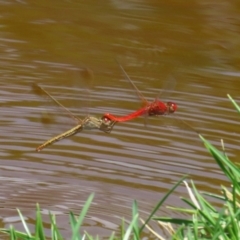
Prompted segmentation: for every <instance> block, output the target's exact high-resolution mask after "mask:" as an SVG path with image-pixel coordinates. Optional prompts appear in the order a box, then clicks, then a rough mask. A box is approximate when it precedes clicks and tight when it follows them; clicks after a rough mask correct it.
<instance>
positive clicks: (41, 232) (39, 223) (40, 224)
mask: <svg viewBox="0 0 240 240" xmlns="http://www.w3.org/2000/svg"><path fill="white" fill-rule="evenodd" d="M35 229H36V232H35V235H36V238H37V239H38V238H39V239H41V240H45V235H44V228H43V222H42V215H41V212H40V207H39V204H38V203H37V214H36V226H35Z"/></svg>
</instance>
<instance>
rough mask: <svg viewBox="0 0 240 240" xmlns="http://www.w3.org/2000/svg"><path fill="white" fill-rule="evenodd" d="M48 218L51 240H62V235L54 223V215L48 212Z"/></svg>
mask: <svg viewBox="0 0 240 240" xmlns="http://www.w3.org/2000/svg"><path fill="white" fill-rule="evenodd" d="M49 218H50V220H51V231H52V240H63V237H62V235H61V233H60V231H59V229H58V227H57V225H56V218H55V215H53V214H51V213H50V212H49Z"/></svg>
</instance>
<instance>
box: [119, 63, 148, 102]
mask: <svg viewBox="0 0 240 240" xmlns="http://www.w3.org/2000/svg"><path fill="white" fill-rule="evenodd" d="M115 60H116V59H115ZM116 62H117V64H118V65H119V67H120V68H121V70H122V72H123V74H124V76H125V78H126V79H127V80H128V81H129V83H130V84H131V85H132V87H133V88H134V89H135V92H136V94H137V96H138V98H139V99H140V100H141V101H142V103H143V105H144V106H146V105H148V104H149V102H148V101H147V99H146V98H145V97H144V96H143V94H142V93H141V92H140V91H139V90H138V88H137V86H136V85H135V84H134V82H133V81H132V80H131V78H130V77H129V76H128V74H127V73H126V71H125V70H124V68H123V67H122V65H121V64H120V63H119V62H118V61H117V60H116Z"/></svg>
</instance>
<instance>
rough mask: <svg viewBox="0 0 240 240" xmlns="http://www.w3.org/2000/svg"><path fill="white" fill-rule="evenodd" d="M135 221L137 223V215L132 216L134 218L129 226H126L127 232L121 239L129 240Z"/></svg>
mask: <svg viewBox="0 0 240 240" xmlns="http://www.w3.org/2000/svg"><path fill="white" fill-rule="evenodd" d="M136 221H138V214H137V215H136V216H134V218H133V219H132V221H131V223H130V225H129V226H128V228H127V231H126V233H125V235H124V237H123V240H128V239H129V237H130V235H131V233H132V230H133V227H134V225H135V224H136Z"/></svg>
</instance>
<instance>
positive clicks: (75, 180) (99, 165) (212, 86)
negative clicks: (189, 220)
mask: <svg viewBox="0 0 240 240" xmlns="http://www.w3.org/2000/svg"><path fill="white" fill-rule="evenodd" d="M239 26H240V5H239V4H238V2H237V1H235V2H234V1H224V0H221V1H219V0H218V1H216V0H215V1H214V0H212V1H190V2H189V1H188V3H181V4H180V3H179V2H178V1H167V3H166V1H153V0H152V1H151V0H150V1H133V0H126V1H123V0H112V1H101V3H100V1H93V0H91V1H87V2H86V1H80V2H79V1H24V0H23V1H20V0H19V1H0V27H1V32H0V51H1V54H0V66H1V67H0V107H1V108H0V109H1V121H0V132H1V140H0V141H1V144H0V154H1V158H0V179H1V187H0V190H1V196H0V202H1V205H0V208H1V217H0V227H7V226H8V225H9V224H14V226H16V227H17V228H18V229H22V227H21V223H20V221H19V218H18V216H17V212H16V210H15V209H16V208H19V209H21V210H22V212H23V214H24V215H25V216H26V217H27V219H26V220H27V222H29V224H30V225H31V224H32V223H33V219H34V215H35V213H34V212H35V203H36V202H38V203H40V205H41V207H42V209H43V214H44V220H45V221H46V222H48V220H47V219H48V216H47V213H48V211H47V210H51V211H52V212H54V213H56V214H57V215H58V216H57V221H58V223H59V226H60V227H61V230H62V233H63V234H64V236H69V234H70V233H69V229H70V228H69V226H68V216H67V213H68V212H69V211H70V210H71V211H73V212H74V213H76V214H78V213H79V212H80V209H81V207H82V205H83V203H84V201H85V200H86V199H87V197H88V196H89V195H90V193H92V192H94V193H95V198H94V204H93V205H92V206H91V209H90V212H89V214H88V218H87V219H86V221H85V226H86V230H87V231H89V232H90V233H91V234H94V235H95V234H99V235H100V236H107V235H109V233H110V232H111V231H118V226H119V224H120V218H121V217H123V216H124V217H125V218H127V219H130V218H131V210H130V209H131V204H132V201H133V199H136V200H138V202H139V208H140V210H141V217H142V218H146V216H147V213H148V212H149V211H150V210H151V209H152V208H153V206H154V205H155V204H156V203H157V201H158V200H159V199H161V197H163V196H164V194H165V193H166V192H167V191H168V189H169V188H171V187H172V186H173V184H174V183H175V182H176V181H178V180H179V179H180V177H181V176H183V175H184V174H189V179H194V180H195V183H196V185H197V186H198V188H199V189H201V190H206V191H213V192H217V190H216V189H218V186H219V185H220V184H221V183H224V182H223V181H225V177H224V176H223V175H222V173H221V172H220V170H219V168H218V166H217V165H216V164H215V162H214V160H213V159H212V157H210V156H209V154H208V153H207V151H206V150H205V149H204V147H203V146H202V144H201V142H200V141H199V140H198V137H197V135H196V133H195V132H193V131H190V130H189V129H184V127H183V126H182V124H180V121H178V120H176V121H171V118H169V117H163V118H160V117H159V118H150V119H148V127H147V128H146V127H144V120H143V118H139V119H136V120H134V121H131V122H126V123H122V124H117V125H116V126H115V128H114V129H113V131H112V133H111V134H105V133H103V132H100V131H85V132H82V133H79V134H78V135H76V136H74V137H71V138H69V139H65V140H63V141H61V142H58V143H56V144H54V145H52V146H50V147H49V148H47V149H45V150H44V151H43V152H40V153H37V152H35V148H36V147H37V146H38V145H39V144H41V143H42V142H44V141H45V140H47V139H49V138H50V137H52V136H54V135H55V134H58V133H61V132H62V131H64V130H66V129H69V128H70V127H72V126H74V125H72V124H71V120H69V119H68V118H67V116H63V115H61V114H60V113H59V112H54V114H55V115H56V117H57V119H56V121H55V123H54V124H50V125H48V126H46V125H45V124H43V123H42V122H41V112H42V110H43V109H44V108H45V102H46V101H45V99H42V98H39V97H38V96H36V95H34V94H33V93H32V92H31V87H30V86H31V83H32V82H38V83H40V84H41V85H42V86H44V87H45V89H47V90H48V91H49V92H50V93H52V95H53V96H55V97H57V99H58V100H59V101H61V103H62V104H64V105H65V106H66V107H67V108H69V109H70V110H71V111H72V112H73V113H74V114H76V115H78V116H79V117H84V112H85V110H86V106H88V109H89V112H90V113H91V114H93V115H97V116H101V115H102V114H103V113H105V112H111V113H113V114H117V115H124V114H128V113H130V112H131V111H133V110H136V109H137V108H138V107H139V106H140V104H139V101H138V99H137V98H136V95H135V94H134V92H133V90H132V89H131V87H130V85H129V84H128V83H127V82H126V81H125V79H124V76H123V74H122V72H121V71H120V69H119V67H118V65H117V64H116V62H115V60H114V59H115V58H116V59H118V61H119V62H120V63H121V64H122V65H123V66H124V68H125V70H126V71H127V72H128V74H129V75H130V77H131V78H132V79H133V80H134V81H135V83H136V85H137V86H138V88H139V89H140V90H141V91H142V93H143V94H144V95H145V96H146V98H148V99H150V100H151V99H154V97H155V96H156V95H157V94H158V92H159V90H160V89H161V87H162V86H163V84H164V82H165V81H166V79H168V78H169V77H171V76H173V77H174V78H175V79H176V81H177V85H176V87H175V88H174V90H173V92H172V94H171V96H170V97H168V99H166V100H171V101H174V102H176V103H177V104H178V111H177V112H176V114H175V115H176V116H178V118H181V119H182V120H185V121H187V122H188V123H189V124H191V125H192V126H193V127H194V128H196V129H197V130H198V131H200V132H201V133H202V135H203V136H204V137H206V138H207V139H208V140H210V141H211V143H213V144H214V145H216V146H220V139H221V138H223V139H224V140H225V147H226V151H227V153H228V155H229V157H230V158H231V159H232V160H233V161H237V159H238V158H237V156H238V155H239V151H240V150H239V134H240V130H239V115H238V114H237V113H236V111H235V110H234V108H233V106H232V105H231V103H230V102H229V100H228V99H227V97H226V94H227V93H229V94H231V95H232V96H233V97H234V98H235V99H236V101H239V89H240V81H239V79H238V78H239V76H240V58H239V50H240V43H239ZM84 66H86V67H88V68H90V69H92V71H93V72H94V75H95V78H94V86H93V88H92V90H93V91H92V93H91V103H90V104H88V102H89V101H88V100H89V98H88V99H87V97H86V96H87V95H88V94H86V91H85V90H84V89H85V88H84V87H85V86H86V85H89V83H86V79H85V80H84V79H83V78H80V77H79V76H78V75H77V74H75V73H74V72H75V70H76V69H81V68H82V67H84ZM74 69H75V70H74ZM76 82H78V83H77V85H78V86H76ZM76 103H77V104H76ZM89 106H90V107H89ZM50 111H51V110H50ZM58 116H59V118H58ZM166 125H172V127H173V128H174V131H173V130H172V129H171V128H169V127H167V126H166ZM180 195H181V196H182V195H186V190H185V188H184V186H182V187H180V188H178V189H177V191H175V192H174V194H173V195H172V196H171V197H170V199H169V200H168V202H167V204H168V205H175V206H181V205H182V203H181V202H179V200H178V197H179V196H180ZM159 214H161V215H162V216H169V215H171V216H172V215H173V214H172V213H171V212H170V211H169V210H167V209H165V208H162V210H161V212H159ZM174 216H180V215H177V214H175V215H174Z"/></svg>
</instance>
